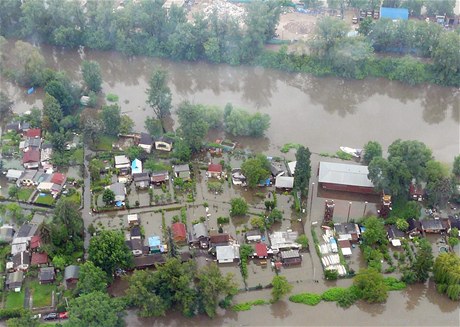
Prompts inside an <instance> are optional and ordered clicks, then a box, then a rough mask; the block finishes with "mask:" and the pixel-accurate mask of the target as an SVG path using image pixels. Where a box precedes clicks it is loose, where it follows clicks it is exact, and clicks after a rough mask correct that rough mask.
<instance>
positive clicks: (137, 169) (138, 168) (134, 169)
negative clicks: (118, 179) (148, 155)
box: [131, 159, 142, 174]
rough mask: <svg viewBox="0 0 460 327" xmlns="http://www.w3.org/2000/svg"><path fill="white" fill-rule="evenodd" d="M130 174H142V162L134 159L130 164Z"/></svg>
mask: <svg viewBox="0 0 460 327" xmlns="http://www.w3.org/2000/svg"><path fill="white" fill-rule="evenodd" d="M131 173H132V174H140V173H142V161H140V160H139V159H134V160H133V162H131Z"/></svg>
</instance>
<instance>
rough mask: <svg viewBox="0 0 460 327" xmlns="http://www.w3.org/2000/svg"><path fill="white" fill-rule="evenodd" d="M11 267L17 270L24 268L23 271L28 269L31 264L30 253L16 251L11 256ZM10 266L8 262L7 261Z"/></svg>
mask: <svg viewBox="0 0 460 327" xmlns="http://www.w3.org/2000/svg"><path fill="white" fill-rule="evenodd" d="M10 266H11V269H13V270H14V271H16V270H22V271H27V269H29V266H30V254H29V252H27V251H23V252H20V253H16V254H15V255H13V257H12V258H11V265H10ZM7 267H8V263H7Z"/></svg>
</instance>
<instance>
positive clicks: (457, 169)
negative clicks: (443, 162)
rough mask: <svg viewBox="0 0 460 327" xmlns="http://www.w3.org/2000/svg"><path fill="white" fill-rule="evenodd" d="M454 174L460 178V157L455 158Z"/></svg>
mask: <svg viewBox="0 0 460 327" xmlns="http://www.w3.org/2000/svg"><path fill="white" fill-rule="evenodd" d="M452 173H454V175H455V176H457V177H460V155H458V156H456V157H455V158H454V165H453V168H452Z"/></svg>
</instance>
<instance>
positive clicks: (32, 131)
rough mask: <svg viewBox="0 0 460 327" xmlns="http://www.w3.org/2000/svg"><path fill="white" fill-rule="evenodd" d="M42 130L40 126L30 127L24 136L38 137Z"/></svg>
mask: <svg viewBox="0 0 460 327" xmlns="http://www.w3.org/2000/svg"><path fill="white" fill-rule="evenodd" d="M41 134H42V130H41V129H40V128H31V129H29V130H28V131H27V132H26V137H32V138H34V137H40V136H41Z"/></svg>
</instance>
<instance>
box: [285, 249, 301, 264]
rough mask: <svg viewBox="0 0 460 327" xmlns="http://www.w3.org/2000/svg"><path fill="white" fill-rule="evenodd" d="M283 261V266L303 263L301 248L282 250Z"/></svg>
mask: <svg viewBox="0 0 460 327" xmlns="http://www.w3.org/2000/svg"><path fill="white" fill-rule="evenodd" d="M281 262H282V263H283V266H294V265H300V264H301V263H302V256H301V255H300V253H299V250H289V251H282V252H281Z"/></svg>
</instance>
